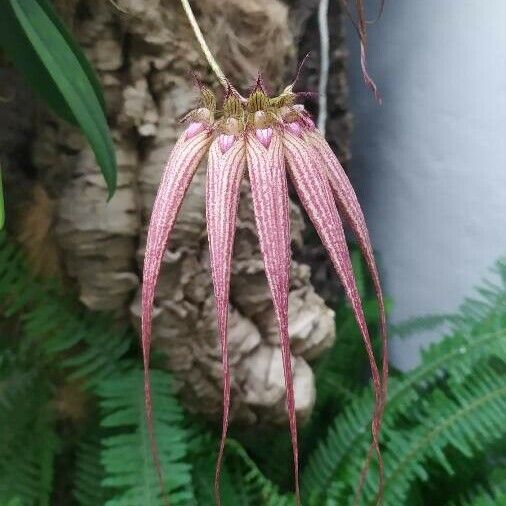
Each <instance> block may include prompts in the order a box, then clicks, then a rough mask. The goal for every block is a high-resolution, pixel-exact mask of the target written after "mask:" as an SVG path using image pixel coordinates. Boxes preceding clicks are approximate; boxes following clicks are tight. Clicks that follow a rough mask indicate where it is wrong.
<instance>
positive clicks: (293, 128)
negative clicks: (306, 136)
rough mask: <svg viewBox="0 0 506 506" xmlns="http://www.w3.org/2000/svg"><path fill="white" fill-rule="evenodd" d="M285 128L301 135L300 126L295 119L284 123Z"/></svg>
mask: <svg viewBox="0 0 506 506" xmlns="http://www.w3.org/2000/svg"><path fill="white" fill-rule="evenodd" d="M285 127H286V129H287V130H288V131H289V132H291V133H292V134H294V135H297V136H298V137H300V136H301V135H302V128H301V126H300V124H299V123H298V122H297V121H292V122H290V123H286V125H285Z"/></svg>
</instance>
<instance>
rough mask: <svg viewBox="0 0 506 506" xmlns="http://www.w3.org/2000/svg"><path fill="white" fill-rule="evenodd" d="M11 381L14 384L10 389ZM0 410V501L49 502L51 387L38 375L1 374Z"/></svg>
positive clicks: (53, 441) (43, 504) (55, 446)
mask: <svg viewBox="0 0 506 506" xmlns="http://www.w3.org/2000/svg"><path fill="white" fill-rule="evenodd" d="M11 385H15V388H13V389H12V390H11V389H10V386H11ZM2 387H3V388H4V389H5V391H6V395H4V405H3V409H2V410H0V427H1V428H2V430H1V431H0V504H5V503H8V502H9V501H15V500H16V499H17V500H18V501H19V502H20V503H21V504H23V505H24V504H37V505H40V506H46V505H49V504H50V496H51V491H52V484H53V462H54V458H55V454H56V451H57V449H58V439H57V436H56V433H55V431H54V427H53V422H52V419H51V415H50V409H49V400H50V391H49V388H48V385H47V383H46V382H45V381H43V380H41V378H39V377H36V376H34V375H32V376H31V377H30V376H29V375H25V376H24V377H23V378H22V381H18V378H17V372H14V373H13V376H12V377H11V378H4V379H3V381H2Z"/></svg>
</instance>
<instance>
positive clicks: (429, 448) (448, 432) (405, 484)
mask: <svg viewBox="0 0 506 506" xmlns="http://www.w3.org/2000/svg"><path fill="white" fill-rule="evenodd" d="M422 410H423V414H422V415H421V416H420V420H419V423H418V424H417V425H416V426H415V427H414V428H410V429H406V430H401V429H400V428H399V427H397V428H396V429H395V430H388V431H387V433H386V439H387V441H386V442H385V446H386V451H385V452H384V455H383V457H384V464H385V503H386V504H388V505H389V506H404V505H405V504H407V495H408V492H409V489H410V486H411V484H412V483H413V482H414V481H415V480H421V481H426V480H427V479H428V473H427V467H426V464H427V462H428V461H433V462H435V463H437V464H439V465H441V466H442V468H443V469H444V470H445V471H446V472H447V473H448V474H453V472H454V471H453V467H452V465H451V462H450V461H449V459H448V457H447V455H446V453H445V452H446V451H447V450H448V449H449V448H454V449H456V450H457V451H459V452H460V453H462V454H463V455H465V456H466V457H472V456H473V455H476V454H477V453H480V452H483V451H484V450H485V449H486V448H487V447H488V446H489V445H490V444H492V443H494V442H496V441H501V440H502V438H504V437H505V436H506V426H505V425H504V417H503V414H504V413H505V412H506V381H505V379H504V377H500V376H498V374H497V372H496V371H494V370H493V369H491V368H489V367H486V366H485V365H483V364H481V365H480V367H479V368H477V369H476V370H475V371H473V375H472V381H468V382H465V383H461V384H458V385H455V386H454V387H453V388H452V389H451V393H450V394H446V393H444V392H443V391H441V390H439V389H438V390H436V391H434V393H433V394H432V395H431V396H430V398H429V399H427V400H425V401H423V408H422ZM354 468H355V475H356V477H357V478H358V476H359V474H360V471H361V468H362V459H361V458H356V459H355V462H354ZM376 491H377V483H376V480H375V479H373V475H372V473H371V474H370V476H369V479H368V480H367V482H366V486H365V488H364V498H365V503H366V504H371V505H373V504H375V496H376ZM343 504H344V502H343Z"/></svg>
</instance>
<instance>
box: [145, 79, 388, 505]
mask: <svg viewBox="0 0 506 506" xmlns="http://www.w3.org/2000/svg"><path fill="white" fill-rule="evenodd" d="M295 101H296V94H295V93H293V91H292V86H288V87H287V88H286V89H285V90H284V92H283V93H282V94H281V95H279V96H277V97H274V98H270V97H268V96H267V94H266V92H265V91H264V89H263V87H262V84H261V81H260V80H259V81H258V82H257V84H256V86H255V88H254V89H253V91H252V92H251V94H250V96H249V98H248V99H243V98H242V97H241V96H240V95H238V94H237V93H236V92H235V91H234V90H232V89H230V91H229V93H228V94H227V96H226V97H225V99H224V103H223V108H222V111H221V113H220V114H219V115H218V114H217V110H216V99H215V97H214V95H213V94H212V93H211V92H210V91H209V90H208V89H206V88H203V87H202V88H201V102H202V104H201V107H200V108H198V109H196V110H194V111H192V112H191V113H189V114H188V115H187V118H186V121H187V122H188V126H187V127H186V130H185V131H184V132H183V134H182V135H181V137H180V138H179V140H178V141H177V143H176V145H175V146H174V148H173V149H172V152H171V154H170V156H169V160H168V161H167V164H166V166H165V171H164V173H163V177H162V180H161V183H160V187H159V190H158V194H157V196H156V200H155V203H154V207H153V211H152V215H151V222H150V225H149V230H148V237H147V244H146V253H145V259H144V275H143V288H142V347H143V355H144V368H145V394H146V409H147V414H148V423H149V428H150V432H151V433H152V421H151V409H152V406H151V391H150V383H149V373H148V368H149V355H150V341H151V319H152V309H153V301H154V295H155V286H156V282H157V279H158V275H159V271H160V265H161V261H162V257H163V255H164V253H165V250H166V248H167V247H168V241H169V237H170V233H171V230H172V228H173V226H174V223H175V221H176V216H177V214H178V211H179V209H180V207H181V203H182V201H183V198H184V196H185V192H186V191H187V189H188V187H189V185H190V182H191V180H192V177H193V175H194V174H195V171H196V170H197V167H198V165H199V163H200V162H201V160H202V159H203V158H204V156H205V155H206V154H208V163H207V187H206V218H207V229H208V236H209V251H210V263H211V273H212V279H213V285H214V296H215V301H216V311H217V323H218V331H219V337H220V342H221V351H222V361H223V426H222V439H221V444H220V448H219V453H218V459H217V465H216V480H215V490H216V496H217V502H219V480H220V469H221V462H222V457H223V451H224V445H225V439H226V435H227V427H228V422H229V406H230V370H229V364H228V356H227V323H228V321H227V318H228V302H229V291H230V288H229V285H230V270H231V259H232V250H233V243H234V236H235V224H236V216H237V206H238V198H239V187H240V183H241V180H242V178H243V177H246V173H247V177H249V181H250V185H251V193H252V198H253V209H254V214H255V222H256V227H257V230H258V237H259V241H260V248H261V252H262V256H263V261H264V265H265V272H266V276H267V280H268V284H269V287H270V291H271V294H272V301H273V305H274V310H275V314H276V318H277V322H278V326H279V337H280V341H281V350H282V360H283V367H284V376H285V386H286V404H287V410H288V419H289V426H290V434H291V441H292V447H293V460H294V470H295V489H296V490H295V491H296V497H297V501H298V502H299V481H298V447H297V421H296V416H295V401H294V388H293V381H292V370H291V362H290V339H289V335H288V291H289V272H290V224H289V201H288V186H287V178H288V177H289V178H290V180H291V181H292V183H293V185H294V187H295V189H296V191H297V194H298V196H299V199H300V201H301V203H302V205H303V206H304V208H305V210H306V212H307V214H308V216H309V218H310V219H311V221H312V223H313V225H314V227H315V229H316V231H317V232H318V234H319V236H320V238H321V240H322V243H323V244H324V246H325V248H326V250H327V252H328V254H329V256H330V259H331V261H332V264H333V266H334V268H335V271H336V273H337V275H338V276H339V278H340V280H341V282H342V285H343V287H344V291H345V293H346V296H347V299H348V301H349V303H350V304H351V307H352V308H353V312H354V314H355V318H356V321H357V324H358V326H359V328H360V332H361V334H362V338H363V341H364V344H365V348H366V351H367V354H368V357H369V362H370V366H371V373H372V379H373V386H374V392H375V399H376V401H375V410H374V414H373V416H372V444H371V449H370V451H369V455H368V456H367V459H366V464H365V466H364V471H363V473H362V475H363V476H362V481H363V480H364V478H365V473H366V472H367V467H368V464H369V460H370V458H371V455H372V452H373V451H376V454H377V457H378V461H379V468H380V471H381V469H382V464H381V454H380V450H379V442H378V438H379V430H380V425H381V418H382V414H383V409H384V404H385V398H386V380H387V376H388V371H387V353H386V325H385V311H384V304H383V297H382V292H381V286H380V282H379V277H378V271H377V268H376V264H375V261H374V256H373V250H372V246H371V242H370V239H369V234H368V231H367V227H366V224H365V220H364V215H363V213H362V210H361V208H360V205H359V203H358V200H357V197H356V195H355V192H354V191H353V188H352V186H351V184H350V182H349V180H348V178H347V176H346V174H345V172H344V170H343V168H342V167H341V165H340V163H339V161H338V160H337V158H336V156H335V155H334V153H333V152H332V150H331V148H330V147H329V145H328V144H327V142H326V141H325V139H324V138H323V136H322V135H321V134H320V132H319V131H318V130H317V129H316V128H315V125H314V123H313V121H312V120H311V119H310V117H309V115H308V113H307V112H306V111H305V109H304V107H303V106H302V105H299V104H296V103H295ZM338 209H339V211H340V213H341V215H342V216H343V217H344V219H345V220H346V222H347V224H348V225H349V226H350V228H351V229H352V231H353V232H354V234H355V236H356V238H357V241H358V244H359V246H360V248H361V250H362V252H363V254H364V257H365V260H366V263H367V265H368V268H369V271H370V272H371V275H372V279H373V282H374V285H375V289H376V295H377V299H378V304H379V310H380V315H381V316H380V322H381V334H382V342H383V364H382V368H381V369H382V372H381V373H380V371H379V369H378V366H377V365H376V361H375V357H374V354H373V350H372V346H371V342H370V338H369V334H368V330H367V326H366V322H365V318H364V312H363V309H362V303H361V300H360V296H359V294H358V290H357V286H356V282H355V279H354V276H353V270H352V266H351V261H350V255H349V252H348V248H347V245H346V239H345V235H344V230H343V224H342V221H341V218H340V215H339V212H338ZM381 474H382V473H381V472H380V475H381ZM380 489H381V484H380Z"/></svg>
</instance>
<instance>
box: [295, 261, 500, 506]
mask: <svg viewBox="0 0 506 506" xmlns="http://www.w3.org/2000/svg"><path fill="white" fill-rule="evenodd" d="M497 269H503V270H504V271H505V272H506V267H505V266H504V265H503V264H502V263H499V264H498V265H497ZM501 279H502V280H503V281H506V276H502V277H501ZM505 297H506V283H505V285H504V286H503V285H498V286H495V287H494V289H493V290H492V289H491V288H490V287H489V288H488V291H487V299H486V304H485V306H483V305H482V304H481V303H480V305H479V306H480V310H479V312H478V311H475V312H474V313H473V316H472V317H469V318H467V317H466V315H465V313H464V311H466V310H467V307H468V305H469V304H471V305H472V304H474V303H471V302H469V301H468V302H467V303H466V305H465V306H464V309H463V310H462V313H461V314H459V315H458V316H457V317H455V318H454V319H453V322H454V333H453V335H451V336H449V337H447V338H445V339H444V340H443V341H441V342H439V343H436V344H433V345H432V346H431V347H430V348H429V349H428V350H426V351H425V352H423V353H422V364H421V365H420V366H419V367H418V368H417V369H415V370H413V371H411V372H410V373H409V374H407V375H406V376H404V378H403V379H402V380H399V379H397V378H392V379H391V380H390V382H389V395H388V404H387V410H386V412H385V416H384V421H383V430H384V433H385V434H386V433H388V431H389V430H390V431H393V430H394V427H395V425H396V424H397V423H398V420H399V419H401V418H405V419H406V417H408V418H409V417H411V421H412V422H413V421H414V418H413V417H415V414H416V410H415V409H414V407H416V406H419V405H420V403H421V401H422V400H423V398H424V397H425V396H427V395H428V394H430V391H431V389H433V388H434V387H435V386H436V385H437V384H438V383H440V382H441V381H442V380H446V381H447V382H448V384H449V385H453V384H455V385H456V386H458V385H459V384H460V383H462V382H464V381H466V379H468V378H470V375H471V373H472V371H473V368H474V367H475V366H476V364H479V363H482V362H485V363H486V362H487V361H488V360H490V359H491V358H492V357H497V358H498V359H499V360H501V361H504V360H505V359H506V303H505V301H504V299H505ZM485 308H486V309H485ZM476 314H479V315H480V316H481V317H482V318H484V320H483V322H482V323H481V324H479V323H477V321H476V320H475V315H476ZM470 381H472V380H470ZM372 406H373V399H372V395H371V393H370V392H369V391H365V392H364V393H363V394H362V395H361V396H359V397H357V398H356V400H354V402H352V403H351V404H349V405H348V406H347V407H346V408H345V409H344V410H343V412H342V413H341V414H340V415H339V416H337V417H336V418H335V421H334V423H333V425H332V426H331V427H330V429H329V431H328V434H327V437H326V438H325V440H324V441H322V442H320V443H319V444H318V445H317V448H316V450H315V451H314V452H313V453H312V455H311V456H310V458H309V461H308V464H307V465H306V467H305V469H304V472H303V474H302V492H303V497H305V499H306V500H309V499H312V500H315V501H316V503H318V501H323V497H324V496H325V495H326V493H327V491H328V490H329V489H330V487H331V486H332V484H333V483H335V481H336V480H337V477H338V476H339V477H340V478H341V480H344V481H347V482H348V483H356V481H355V482H353V481H352V480H353V479H354V478H355V479H356V478H357V476H354V471H353V470H350V469H349V466H350V462H353V461H356V459H358V458H360V460H361V461H362V462H363V458H364V457H365V454H366V452H367V448H368V445H369V441H370V413H371V410H372ZM418 423H421V421H418ZM396 430H397V429H396ZM318 498H319V499H318Z"/></svg>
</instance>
